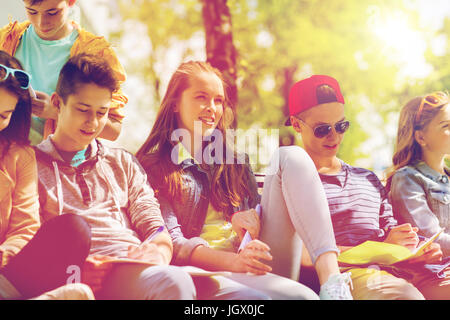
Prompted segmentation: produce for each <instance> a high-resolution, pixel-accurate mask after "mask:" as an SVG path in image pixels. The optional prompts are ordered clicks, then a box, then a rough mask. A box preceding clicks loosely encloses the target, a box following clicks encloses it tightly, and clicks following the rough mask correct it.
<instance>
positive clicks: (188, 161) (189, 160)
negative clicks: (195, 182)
mask: <svg viewBox="0 0 450 320" xmlns="http://www.w3.org/2000/svg"><path fill="white" fill-rule="evenodd" d="M175 147H176V148H178V158H177V165H181V166H182V168H183V169H186V168H188V167H190V166H194V165H197V166H198V161H197V160H195V159H194V157H193V156H192V155H191V153H190V152H189V151H188V150H187V149H186V148H185V146H184V145H183V144H182V143H181V142H179V143H178V144H177V145H176V146H175Z"/></svg>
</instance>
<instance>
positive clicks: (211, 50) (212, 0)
mask: <svg viewBox="0 0 450 320" xmlns="http://www.w3.org/2000/svg"><path fill="white" fill-rule="evenodd" d="M201 1H202V4H203V10H202V15H203V23H204V26H205V40H206V41H205V42H206V60H207V61H208V62H209V63H211V65H212V66H214V67H216V68H217V69H219V70H220V71H221V72H222V74H223V75H224V77H225V80H226V81H227V83H228V85H229V88H228V95H229V97H230V100H231V105H232V106H233V109H235V107H236V104H237V101H238V92H237V86H236V78H237V70H236V49H235V47H234V44H233V33H232V24H231V14H230V10H229V8H228V5H227V0H201ZM234 111H235V110H234ZM236 120H237V119H236V117H234V124H233V127H234V128H235V127H236V125H237V121H236Z"/></svg>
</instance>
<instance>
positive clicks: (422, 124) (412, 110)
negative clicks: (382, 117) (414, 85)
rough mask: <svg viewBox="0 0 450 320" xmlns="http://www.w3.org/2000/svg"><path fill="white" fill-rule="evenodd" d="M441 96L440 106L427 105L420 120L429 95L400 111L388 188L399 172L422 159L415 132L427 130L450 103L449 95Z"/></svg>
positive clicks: (406, 105) (388, 171)
mask: <svg viewBox="0 0 450 320" xmlns="http://www.w3.org/2000/svg"><path fill="white" fill-rule="evenodd" d="M439 94H440V95H441V96H442V98H441V99H440V100H439V104H438V105H436V106H434V107H432V106H429V105H428V104H427V103H425V104H424V105H423V109H422V112H421V114H420V117H419V119H417V113H418V111H419V108H420V105H421V104H422V101H423V99H425V97H427V96H428V95H425V96H420V97H415V98H414V99H411V100H410V101H408V102H407V103H406V104H405V106H404V107H403V108H402V110H401V111H400V117H399V120H398V129H397V140H396V147H395V152H394V155H393V157H392V166H391V167H390V168H389V169H387V171H386V172H387V173H386V176H387V187H388V188H389V187H390V183H391V180H392V176H393V174H394V173H395V172H396V171H397V170H399V169H400V168H403V167H405V166H408V165H410V164H412V163H413V162H415V161H416V160H419V159H421V158H422V147H421V146H420V145H419V144H418V143H417V141H416V138H415V131H417V130H423V129H425V128H426V127H427V126H428V125H429V124H430V122H431V121H432V120H433V119H434V117H436V115H437V114H438V113H439V111H440V110H441V109H442V108H443V107H444V106H445V105H446V104H448V103H449V96H448V94H447V93H443V92H439Z"/></svg>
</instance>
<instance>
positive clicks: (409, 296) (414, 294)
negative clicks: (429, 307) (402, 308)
mask: <svg viewBox="0 0 450 320" xmlns="http://www.w3.org/2000/svg"><path fill="white" fill-rule="evenodd" d="M399 292H400V297H399V300H425V297H424V296H423V294H422V293H421V292H420V291H419V289H417V288H416V287H415V286H414V285H412V284H411V283H409V282H406V281H405V283H404V284H403V285H402V286H400V288H399Z"/></svg>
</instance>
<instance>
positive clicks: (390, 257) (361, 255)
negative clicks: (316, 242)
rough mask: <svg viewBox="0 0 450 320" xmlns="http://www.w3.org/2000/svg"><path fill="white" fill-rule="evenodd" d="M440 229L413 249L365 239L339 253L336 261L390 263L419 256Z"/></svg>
mask: <svg viewBox="0 0 450 320" xmlns="http://www.w3.org/2000/svg"><path fill="white" fill-rule="evenodd" d="M442 231H443V229H442V230H440V231H439V232H437V233H436V234H434V235H433V236H432V237H431V238H429V239H428V240H427V241H426V242H424V243H423V244H421V245H420V246H419V247H417V248H416V249H414V250H413V251H410V250H409V249H407V248H406V247H403V246H400V245H397V244H391V243H385V242H378V241H366V242H363V243H361V244H360V245H357V246H356V247H353V248H351V249H349V250H347V251H344V252H343V253H341V254H340V255H339V257H338V261H339V262H340V263H343V264H347V265H367V264H368V265H370V264H380V265H391V264H394V263H397V262H400V261H405V260H408V259H411V258H415V257H418V256H421V255H422V254H423V253H424V250H425V249H426V248H427V247H428V246H430V244H431V243H432V242H433V241H434V240H435V239H436V238H437V237H439V235H440V234H441V232H442Z"/></svg>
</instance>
